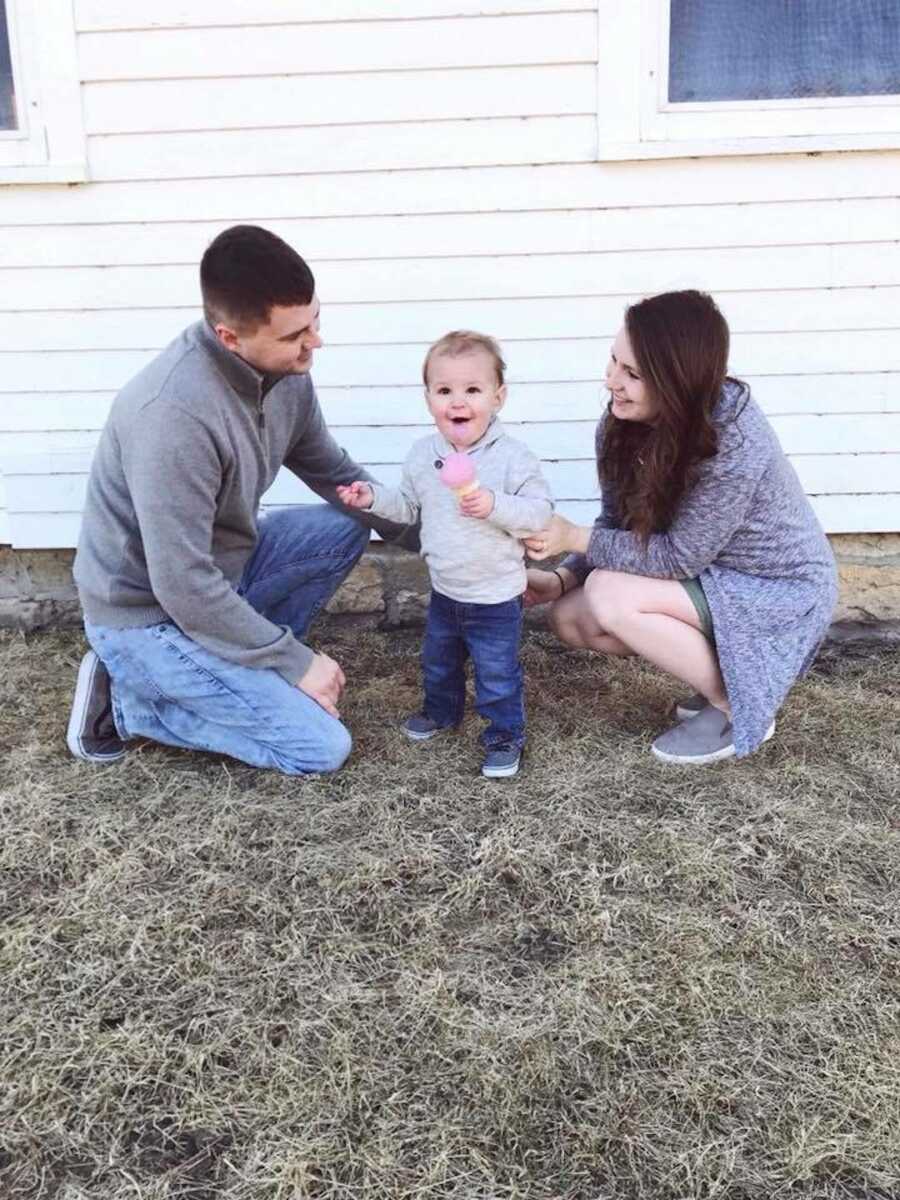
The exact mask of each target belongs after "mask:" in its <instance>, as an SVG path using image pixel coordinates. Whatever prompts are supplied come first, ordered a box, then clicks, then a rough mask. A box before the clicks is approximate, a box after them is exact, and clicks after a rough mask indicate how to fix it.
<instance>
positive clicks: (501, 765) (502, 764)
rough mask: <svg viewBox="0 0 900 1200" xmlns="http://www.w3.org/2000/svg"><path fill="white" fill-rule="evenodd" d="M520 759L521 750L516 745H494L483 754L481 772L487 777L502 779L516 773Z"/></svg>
mask: <svg viewBox="0 0 900 1200" xmlns="http://www.w3.org/2000/svg"><path fill="white" fill-rule="evenodd" d="M521 761H522V751H521V750H520V749H519V747H518V746H494V747H493V749H491V750H488V751H487V753H486V754H485V756H484V762H483V763H482V764H481V773H482V775H486V776H487V777H488V779H504V778H506V777H507V776H509V775H515V774H516V773H517V771H518V770H519V764H520V763H521Z"/></svg>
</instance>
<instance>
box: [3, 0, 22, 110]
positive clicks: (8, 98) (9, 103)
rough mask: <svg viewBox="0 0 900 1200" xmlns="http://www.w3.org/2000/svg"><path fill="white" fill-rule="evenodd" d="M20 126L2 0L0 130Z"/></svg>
mask: <svg viewBox="0 0 900 1200" xmlns="http://www.w3.org/2000/svg"><path fill="white" fill-rule="evenodd" d="M18 128H19V118H18V115H17V113H16V88H15V84H14V83H13V73H12V56H11V55H10V52H9V26H8V24H7V20H6V0H0V130H3V132H6V131H7V130H10V129H18Z"/></svg>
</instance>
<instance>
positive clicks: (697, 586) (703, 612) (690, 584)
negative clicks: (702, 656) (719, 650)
mask: <svg viewBox="0 0 900 1200" xmlns="http://www.w3.org/2000/svg"><path fill="white" fill-rule="evenodd" d="M678 582H679V583H680V584H681V586H682V587H683V588H684V590H685V591H686V592H687V594H688V595H689V596H690V598H691V603H692V604H693V606H694V608H695V609H696V611H697V616H698V617H699V618H700V628H701V630H702V631H703V636H704V637H705V638H706V639H707V641H709V642H711V643H712V645H713V646H714V645H715V644H716V635H715V634H714V633H713V623H712V613H711V612H710V611H709V603H708V602H707V599H706V593H705V592H704V590H703V585H702V583H701V582H700V580H699V579H679V581H678Z"/></svg>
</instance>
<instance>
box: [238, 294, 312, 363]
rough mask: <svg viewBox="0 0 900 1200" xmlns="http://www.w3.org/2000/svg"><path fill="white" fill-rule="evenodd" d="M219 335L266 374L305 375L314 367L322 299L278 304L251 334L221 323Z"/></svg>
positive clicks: (244, 358)
mask: <svg viewBox="0 0 900 1200" xmlns="http://www.w3.org/2000/svg"><path fill="white" fill-rule="evenodd" d="M215 329H216V335H217V336H218V338H219V341H220V342H221V343H222V344H223V346H225V347H226V348H227V349H229V350H231V351H233V352H234V353H235V354H238V355H240V357H241V358H242V359H243V360H244V362H248V363H249V364H250V366H251V367H255V368H256V369H257V371H262V372H263V373H264V374H266V375H304V374H305V373H306V372H307V371H308V370H309V369H310V367H311V366H312V361H313V351H314V350H318V348H319V347H320V346H321V345H322V339H321V338H320V337H319V301H318V298H317V297H316V296H313V298H312V300H311V301H310V303H309V304H291V305H286V306H282V305H277V304H276V305H275V306H274V307H273V308H272V309H271V310H270V312H269V319H268V321H266V322H265V323H264V324H262V325H258V326H257V327H256V329H255V330H254V331H253V332H252V333H247V332H241V331H240V330H235V329H234V328H232V327H230V326H228V325H225V324H223V323H220V324H218V325H216V327H215Z"/></svg>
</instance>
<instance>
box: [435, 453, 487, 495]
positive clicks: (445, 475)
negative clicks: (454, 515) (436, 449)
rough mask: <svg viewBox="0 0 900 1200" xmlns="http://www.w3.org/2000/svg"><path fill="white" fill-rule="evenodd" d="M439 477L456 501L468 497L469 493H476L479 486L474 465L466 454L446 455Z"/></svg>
mask: <svg viewBox="0 0 900 1200" xmlns="http://www.w3.org/2000/svg"><path fill="white" fill-rule="evenodd" d="M440 476H441V483H445V484H446V485H447V487H448V488H451V489H452V491H453V493H454V495H455V496H456V498H457V499H458V500H459V499H462V497H463V496H466V495H468V493H469V492H475V491H477V490H478V488H479V486H480V485H479V483H478V477H477V475H476V473H475V464H474V463H473V462H472V460H471V458H469V456H468V454H460V453H459V452H457V453H455V454H448V455H447V457H446V458H445V459H444V465H443V466H442V467H441V470H440Z"/></svg>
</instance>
